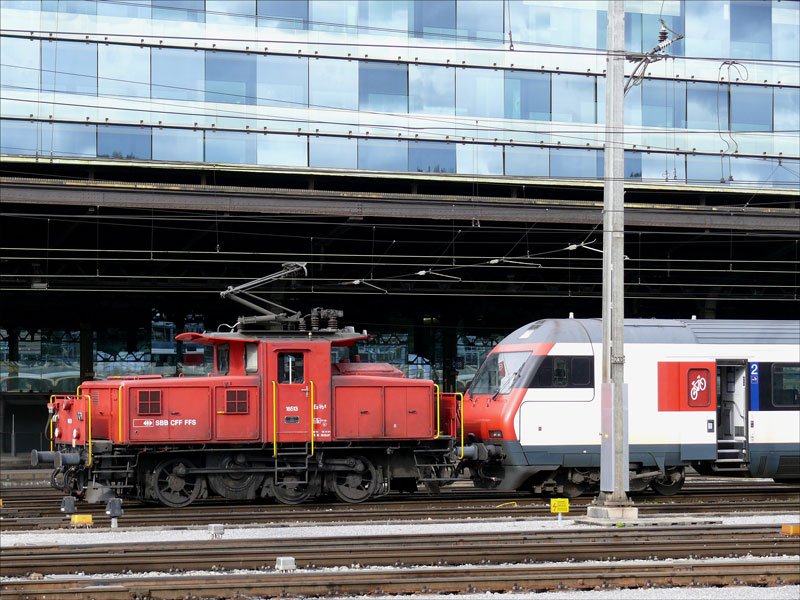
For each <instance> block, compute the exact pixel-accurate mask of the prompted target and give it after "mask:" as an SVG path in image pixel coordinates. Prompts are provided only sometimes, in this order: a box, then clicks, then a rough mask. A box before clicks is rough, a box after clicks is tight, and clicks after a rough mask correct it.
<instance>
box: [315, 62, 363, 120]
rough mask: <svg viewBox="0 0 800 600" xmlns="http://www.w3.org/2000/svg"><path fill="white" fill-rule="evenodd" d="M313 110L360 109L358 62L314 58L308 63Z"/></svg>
mask: <svg viewBox="0 0 800 600" xmlns="http://www.w3.org/2000/svg"><path fill="white" fill-rule="evenodd" d="M308 100H309V104H310V105H311V107H312V108H314V107H320V108H346V109H350V110H357V109H358V61H354V60H336V59H327V58H312V59H310V60H309V62H308Z"/></svg>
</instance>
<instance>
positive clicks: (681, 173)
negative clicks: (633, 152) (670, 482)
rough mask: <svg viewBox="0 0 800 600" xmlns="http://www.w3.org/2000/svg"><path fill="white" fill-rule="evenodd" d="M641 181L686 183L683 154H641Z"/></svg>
mask: <svg viewBox="0 0 800 600" xmlns="http://www.w3.org/2000/svg"><path fill="white" fill-rule="evenodd" d="M640 157H641V163H642V179H644V180H649V181H677V182H679V183H683V182H685V181H686V157H685V156H684V155H683V154H668V153H664V154H658V153H654V152H643V153H641V154H640Z"/></svg>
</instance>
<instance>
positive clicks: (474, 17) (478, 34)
mask: <svg viewBox="0 0 800 600" xmlns="http://www.w3.org/2000/svg"><path fill="white" fill-rule="evenodd" d="M503 14H504V11H503V7H502V6H498V3H497V2H495V1H494V0H470V1H469V2H458V3H457V6H456V29H457V30H458V35H459V37H466V38H467V39H470V40H496V41H502V40H503Z"/></svg>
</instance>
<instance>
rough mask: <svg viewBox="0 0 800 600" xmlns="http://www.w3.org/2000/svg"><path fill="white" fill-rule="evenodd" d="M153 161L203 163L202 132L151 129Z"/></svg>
mask: <svg viewBox="0 0 800 600" xmlns="http://www.w3.org/2000/svg"><path fill="white" fill-rule="evenodd" d="M153 160H168V161H176V162H203V132H202V130H197V131H195V130H192V129H162V128H160V127H159V128H155V129H153Z"/></svg>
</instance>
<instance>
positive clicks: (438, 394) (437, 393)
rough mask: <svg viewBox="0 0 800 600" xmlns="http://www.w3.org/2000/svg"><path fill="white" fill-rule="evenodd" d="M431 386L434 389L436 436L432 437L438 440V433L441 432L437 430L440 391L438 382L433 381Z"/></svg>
mask: <svg viewBox="0 0 800 600" xmlns="http://www.w3.org/2000/svg"><path fill="white" fill-rule="evenodd" d="M433 387H434V389H435V390H436V437H435V438H433V439H435V440H438V439H439V435H441V432H440V430H439V399H440V398H441V396H442V393H441V391H440V390H439V386H438V384H436V383H434V384H433Z"/></svg>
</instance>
